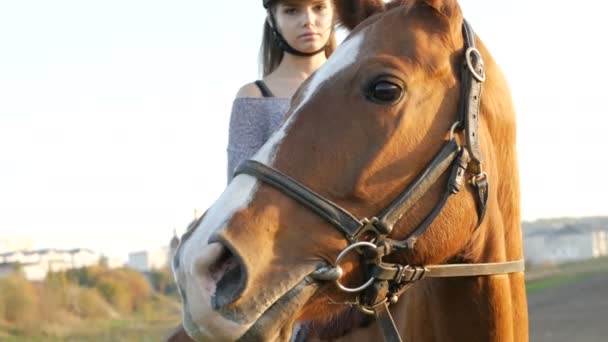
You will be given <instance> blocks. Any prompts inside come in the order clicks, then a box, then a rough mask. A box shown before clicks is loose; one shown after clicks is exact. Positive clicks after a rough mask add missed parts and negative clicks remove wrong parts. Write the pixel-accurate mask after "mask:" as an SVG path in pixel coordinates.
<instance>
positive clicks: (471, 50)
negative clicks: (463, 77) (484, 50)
mask: <svg viewBox="0 0 608 342" xmlns="http://www.w3.org/2000/svg"><path fill="white" fill-rule="evenodd" d="M473 53H475V54H476V55H477V58H478V59H479V61H480V62H481V65H483V57H481V53H480V52H479V50H477V49H476V48H474V47H470V48H468V49H467V52H466V54H465V60H466V62H467V66H468V67H469V71H471V73H472V74H473V77H475V79H476V80H477V81H479V82H483V81H485V80H486V72H485V70H481V71H482V72H483V74H482V75H480V74H479V72H478V71H477V70H475V68H474V67H473V61H472V60H471V54H473Z"/></svg>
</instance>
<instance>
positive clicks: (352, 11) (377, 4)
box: [335, 0, 384, 30]
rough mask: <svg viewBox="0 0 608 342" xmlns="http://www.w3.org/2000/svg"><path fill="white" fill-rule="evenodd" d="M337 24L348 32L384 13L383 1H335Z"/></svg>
mask: <svg viewBox="0 0 608 342" xmlns="http://www.w3.org/2000/svg"><path fill="white" fill-rule="evenodd" d="M335 4H336V11H337V14H338V22H339V23H340V24H341V25H342V26H344V27H346V28H347V29H349V30H352V29H354V28H355V27H356V26H357V25H359V24H360V23H361V22H362V21H363V20H365V19H367V18H369V17H371V16H372V15H374V14H376V13H379V12H383V11H384V1H383V0H335Z"/></svg>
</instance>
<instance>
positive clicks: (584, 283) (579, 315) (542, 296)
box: [527, 258, 608, 342]
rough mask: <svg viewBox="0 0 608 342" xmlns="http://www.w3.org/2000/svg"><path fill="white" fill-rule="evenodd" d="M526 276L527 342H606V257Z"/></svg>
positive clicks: (607, 307) (607, 276)
mask: <svg viewBox="0 0 608 342" xmlns="http://www.w3.org/2000/svg"><path fill="white" fill-rule="evenodd" d="M528 277H529V279H530V280H529V281H528V282H527V288H528V307H529V315H530V341H534V342H566V341H568V342H570V341H580V342H600V341H601V342H604V341H607V340H608V338H607V336H608V324H607V323H608V258H598V259H594V260H590V261H585V262H577V263H569V264H565V265H560V266H559V267H551V268H545V269H543V270H531V271H530V273H529V274H528Z"/></svg>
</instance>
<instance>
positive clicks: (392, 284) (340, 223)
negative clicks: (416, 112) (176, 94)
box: [234, 20, 524, 341]
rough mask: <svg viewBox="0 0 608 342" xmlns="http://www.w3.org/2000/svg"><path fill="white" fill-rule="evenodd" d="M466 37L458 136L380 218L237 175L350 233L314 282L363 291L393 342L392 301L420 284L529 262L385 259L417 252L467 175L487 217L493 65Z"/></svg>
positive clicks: (267, 177) (264, 170) (258, 172)
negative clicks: (350, 278) (401, 233)
mask: <svg viewBox="0 0 608 342" xmlns="http://www.w3.org/2000/svg"><path fill="white" fill-rule="evenodd" d="M463 36H464V41H465V53H464V63H463V72H462V76H461V84H462V88H461V95H460V105H459V112H458V118H457V120H456V121H455V122H454V124H453V125H452V127H451V129H450V132H449V135H450V138H449V139H448V140H447V141H446V142H445V143H444V145H443V147H442V149H441V150H440V151H439V152H438V153H437V154H436V155H435V157H434V158H433V159H432V160H431V162H430V163H429V164H428V165H427V167H426V168H425V169H424V170H423V171H422V172H421V173H420V174H419V175H418V177H416V179H415V180H414V181H413V182H412V183H411V184H409V185H408V186H407V188H406V189H405V190H403V191H402V192H401V194H400V195H399V196H397V198H395V199H394V200H393V201H392V202H391V203H390V204H389V206H388V207H387V208H385V209H384V210H383V211H382V212H381V213H379V214H378V215H377V216H374V217H372V218H363V219H358V218H357V217H355V216H354V215H353V214H351V213H349V212H348V211H347V210H346V209H344V208H342V207H340V206H339V205H337V204H336V203H333V202H332V201H330V200H328V199H326V198H324V197H323V196H321V195H319V194H317V193H316V192H314V191H313V190H311V189H309V188H308V187H306V186H305V185H303V184H301V183H300V182H298V181H297V180H295V179H293V178H291V177H289V176H288V175H285V174H284V173H282V172H280V171H278V170H276V169H274V168H272V167H269V166H267V165H264V164H262V163H260V162H257V161H255V160H247V161H244V162H243V163H242V164H240V165H239V167H238V168H237V169H236V171H235V172H234V175H235V176H236V175H239V174H247V175H250V176H254V177H257V178H258V179H259V180H261V181H263V182H265V183H267V184H269V185H271V186H273V187H274V188H276V189H278V190H280V191H282V192H283V193H284V194H286V195H288V196H289V197H291V198H293V199H294V200H296V201H298V202H299V203H301V204H302V205H304V206H306V207H308V208H309V209H311V210H312V211H313V212H315V213H316V214H318V215H319V216H321V217H323V218H324V219H325V220H327V221H328V222H330V223H331V224H333V225H334V226H335V227H336V228H337V229H339V230H340V231H342V233H344V235H345V238H346V239H347V240H348V242H349V245H348V246H347V247H346V248H345V249H344V250H343V251H342V252H341V253H340V254H339V255H338V257H337V258H336V261H335V263H334V266H332V267H330V266H326V267H321V268H319V269H317V270H316V271H315V272H313V273H312V274H311V277H312V278H313V279H316V280H319V281H334V282H335V284H336V286H337V287H338V288H339V289H340V290H342V291H344V292H349V293H359V295H358V296H357V302H356V305H357V306H358V308H359V309H360V310H362V311H363V312H365V313H367V314H372V315H375V316H376V318H377V320H378V323H379V324H380V327H381V330H382V333H383V335H384V338H385V340H386V341H401V337H400V336H399V332H398V330H397V327H396V326H395V323H394V321H393V318H392V316H391V314H390V311H389V309H388V307H389V304H394V303H396V302H397V301H398V299H399V296H400V295H402V294H403V293H404V292H405V291H406V290H407V289H409V288H410V287H411V286H412V285H413V284H414V283H415V282H416V281H418V280H421V279H424V278H429V277H435V278H442V277H474V276H487V275H496V274H507V273H515V272H522V271H524V261H523V260H517V261H509V262H497V263H477V264H448V265H427V266H412V265H402V264H399V263H388V262H385V261H383V257H385V256H388V255H391V254H393V253H395V252H398V251H403V250H410V251H413V250H414V247H415V244H416V241H417V240H418V238H419V237H420V236H421V235H422V234H424V232H426V230H427V229H428V228H429V227H430V225H431V223H432V222H433V221H434V220H435V218H436V217H437V216H438V215H439V213H440V212H441V210H442V209H443V207H444V206H445V204H446V203H447V200H448V198H449V196H451V195H453V194H456V193H458V192H459V191H460V190H461V189H462V188H463V187H464V184H465V181H466V179H465V178H467V175H469V176H470V177H469V179H468V182H469V184H470V185H471V186H472V188H473V189H474V190H475V191H474V197H475V202H476V207H477V217H478V222H477V227H479V225H480V224H481V223H482V221H483V219H484V216H485V212H486V206H487V200H488V186H489V185H488V176H487V174H486V173H485V172H483V168H482V161H483V158H482V154H481V147H480V145H479V134H478V128H479V108H480V100H481V89H482V87H481V86H482V83H483V82H484V81H485V78H486V75H485V64H484V62H483V59H482V56H481V53H480V52H479V50H477V48H476V47H475V36H474V33H473V30H472V28H471V26H470V25H469V24H468V22H467V21H466V20H465V21H464V22H463ZM462 130H463V131H464V132H465V134H466V145H464V146H460V145H459V144H458V142H457V141H456V140H455V139H454V135H455V132H457V131H462ZM446 172H449V177H448V182H447V185H446V188H445V189H444V192H443V194H442V195H441V198H440V200H439V201H438V202H437V204H436V205H435V207H434V208H433V209H432V210H431V212H430V213H429V214H428V215H427V216H426V218H425V219H424V220H423V221H422V223H420V225H418V227H416V229H414V231H413V232H412V233H410V235H408V236H407V238H405V239H404V240H394V239H391V238H389V235H390V234H391V232H392V231H393V228H394V226H395V224H396V223H397V222H398V221H399V220H400V219H401V218H402V217H403V215H404V214H405V213H406V212H408V211H409V210H410V209H411V208H412V207H413V206H414V204H416V203H417V202H418V201H419V200H420V199H421V198H422V197H423V196H424V195H425V194H426V193H427V192H428V191H429V190H430V188H431V187H432V186H433V185H434V184H435V183H436V182H437V181H438V180H439V178H440V177H441V176H442V175H444V174H445V173H446ZM353 250H354V251H356V252H358V253H359V254H360V256H361V259H362V260H363V262H362V263H363V265H364V267H365V271H366V274H367V277H368V280H367V281H366V282H365V283H364V284H362V285H361V286H358V287H355V288H349V287H346V286H344V285H343V284H342V283H340V278H341V277H342V274H343V271H342V268H341V267H340V261H341V260H342V259H343V258H344V257H345V256H346V255H347V254H348V253H350V252H351V251H353Z"/></svg>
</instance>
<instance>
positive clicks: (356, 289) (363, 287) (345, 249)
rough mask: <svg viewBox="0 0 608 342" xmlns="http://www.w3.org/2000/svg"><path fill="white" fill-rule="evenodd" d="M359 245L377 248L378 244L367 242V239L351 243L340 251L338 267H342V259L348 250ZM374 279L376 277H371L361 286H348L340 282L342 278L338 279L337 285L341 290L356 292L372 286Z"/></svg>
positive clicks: (337, 261) (337, 259)
mask: <svg viewBox="0 0 608 342" xmlns="http://www.w3.org/2000/svg"><path fill="white" fill-rule="evenodd" d="M357 247H369V248H373V249H376V247H377V246H376V245H374V244H373V243H371V242H367V241H360V242H355V243H353V244H352V245H349V246H348V247H346V248H344V250H343V251H342V252H340V254H338V257H337V258H336V267H338V268H339V267H340V261H341V260H342V258H344V256H345V255H346V254H348V252H350V251H351V250H353V249H355V248H357ZM374 280H376V278H374V277H371V278H369V280H368V281H367V282H365V284H363V285H361V286H359V287H354V288H352V287H346V286H344V285H342V284H341V283H340V279H337V280H336V286H338V288H340V290H342V291H344V292H349V293H355V292H361V291H363V290H365V289H366V288H368V287H370V285H372V284H373V282H374Z"/></svg>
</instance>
